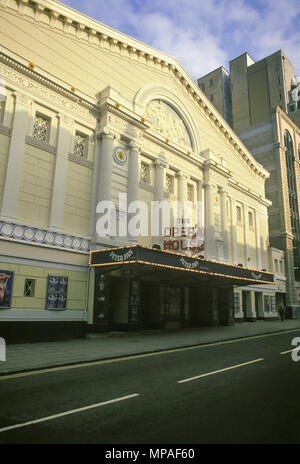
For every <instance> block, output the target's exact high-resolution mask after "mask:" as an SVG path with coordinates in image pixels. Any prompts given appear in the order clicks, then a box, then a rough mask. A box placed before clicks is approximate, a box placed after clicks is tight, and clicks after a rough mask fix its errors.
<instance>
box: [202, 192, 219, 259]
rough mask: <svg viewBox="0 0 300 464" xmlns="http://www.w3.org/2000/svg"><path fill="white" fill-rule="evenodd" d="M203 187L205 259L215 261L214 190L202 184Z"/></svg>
mask: <svg viewBox="0 0 300 464" xmlns="http://www.w3.org/2000/svg"><path fill="white" fill-rule="evenodd" d="M204 187H205V257H206V258H208V259H215V257H216V241H215V210H214V189H213V186H212V185H211V184H208V183H207V184H204Z"/></svg>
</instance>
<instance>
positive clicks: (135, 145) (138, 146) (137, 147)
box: [129, 140, 142, 152]
mask: <svg viewBox="0 0 300 464" xmlns="http://www.w3.org/2000/svg"><path fill="white" fill-rule="evenodd" d="M129 149H130V150H136V151H138V152H140V151H141V149H142V146H141V144H139V143H138V142H136V141H135V140H130V142H129Z"/></svg>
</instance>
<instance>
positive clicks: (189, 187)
mask: <svg viewBox="0 0 300 464" xmlns="http://www.w3.org/2000/svg"><path fill="white" fill-rule="evenodd" d="M187 200H188V201H194V186H193V185H192V184H187Z"/></svg>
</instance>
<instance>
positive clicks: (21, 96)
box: [13, 90, 32, 106]
mask: <svg viewBox="0 0 300 464" xmlns="http://www.w3.org/2000/svg"><path fill="white" fill-rule="evenodd" d="M13 96H14V97H15V99H16V102H17V103H22V104H23V105H26V106H29V105H30V103H31V102H32V99H31V98H30V97H28V96H27V95H26V94H25V93H23V92H21V91H20V90H15V91H14V92H13Z"/></svg>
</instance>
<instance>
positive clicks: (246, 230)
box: [243, 205, 252, 267]
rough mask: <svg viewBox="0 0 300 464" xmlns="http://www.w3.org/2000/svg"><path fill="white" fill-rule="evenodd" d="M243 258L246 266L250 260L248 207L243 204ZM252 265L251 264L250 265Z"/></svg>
mask: <svg viewBox="0 0 300 464" xmlns="http://www.w3.org/2000/svg"><path fill="white" fill-rule="evenodd" d="M243 209H244V260H245V266H246V267H248V266H249V264H250V261H249V260H248V258H250V252H249V208H248V206H246V205H244V208H243ZM250 266H251V265H250ZM251 267H252V266H251Z"/></svg>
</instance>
